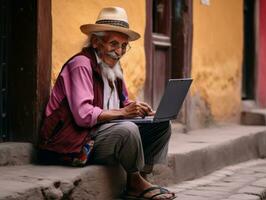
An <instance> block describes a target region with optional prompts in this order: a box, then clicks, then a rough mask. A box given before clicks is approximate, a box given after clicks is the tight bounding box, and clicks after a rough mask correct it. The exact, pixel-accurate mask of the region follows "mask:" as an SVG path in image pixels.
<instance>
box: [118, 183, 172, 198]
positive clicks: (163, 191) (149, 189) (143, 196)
mask: <svg viewBox="0 0 266 200" xmlns="http://www.w3.org/2000/svg"><path fill="white" fill-rule="evenodd" d="M154 190H158V192H156V193H155V194H154V195H152V196H150V197H147V196H146V194H148V193H149V192H151V191H154ZM162 194H171V195H172V196H171V197H168V198H164V199H163V200H172V199H175V198H176V196H175V193H172V192H170V191H169V190H167V189H165V188H162V187H160V186H153V187H150V188H148V189H146V190H144V191H143V192H142V193H141V194H140V195H130V194H127V193H125V194H124V195H122V199H124V200H149V199H150V200H152V199H154V198H155V197H157V196H159V195H162Z"/></svg>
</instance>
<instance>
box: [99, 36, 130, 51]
mask: <svg viewBox="0 0 266 200" xmlns="http://www.w3.org/2000/svg"><path fill="white" fill-rule="evenodd" d="M100 41H101V42H102V43H104V44H107V45H108V46H109V47H110V48H111V49H112V50H116V49H120V48H121V49H122V52H123V53H126V52H128V51H129V50H130V49H131V46H130V44H129V43H123V44H120V43H119V42H118V41H116V40H113V41H111V42H104V41H103V40H102V39H100Z"/></svg>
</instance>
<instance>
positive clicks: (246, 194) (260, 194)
mask: <svg viewBox="0 0 266 200" xmlns="http://www.w3.org/2000/svg"><path fill="white" fill-rule="evenodd" d="M169 189H170V190H172V191H175V192H176V194H177V196H178V197H177V198H176V199H177V200H263V199H266V160H263V159H259V160H253V161H248V162H244V163H240V164H238V165H233V166H229V167H226V168H223V169H221V170H218V171H215V172H214V173H212V174H210V175H208V176H204V177H202V178H199V179H195V180H192V181H186V182H183V183H181V184H177V185H173V186H171V187H169Z"/></svg>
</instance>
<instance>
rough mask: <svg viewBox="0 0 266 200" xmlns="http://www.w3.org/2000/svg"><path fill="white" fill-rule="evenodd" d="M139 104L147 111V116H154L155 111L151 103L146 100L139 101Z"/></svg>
mask: <svg viewBox="0 0 266 200" xmlns="http://www.w3.org/2000/svg"><path fill="white" fill-rule="evenodd" d="M138 104H139V105H140V107H141V109H142V110H143V111H144V112H145V116H153V115H154V114H155V112H154V111H153V110H152V108H151V107H150V106H149V104H147V103H145V102H139V103H138Z"/></svg>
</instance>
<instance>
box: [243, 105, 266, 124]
mask: <svg viewBox="0 0 266 200" xmlns="http://www.w3.org/2000/svg"><path fill="white" fill-rule="evenodd" d="M241 124H243V125H264V126H265V125H266V109H259V108H253V109H250V110H244V111H242V112H241Z"/></svg>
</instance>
